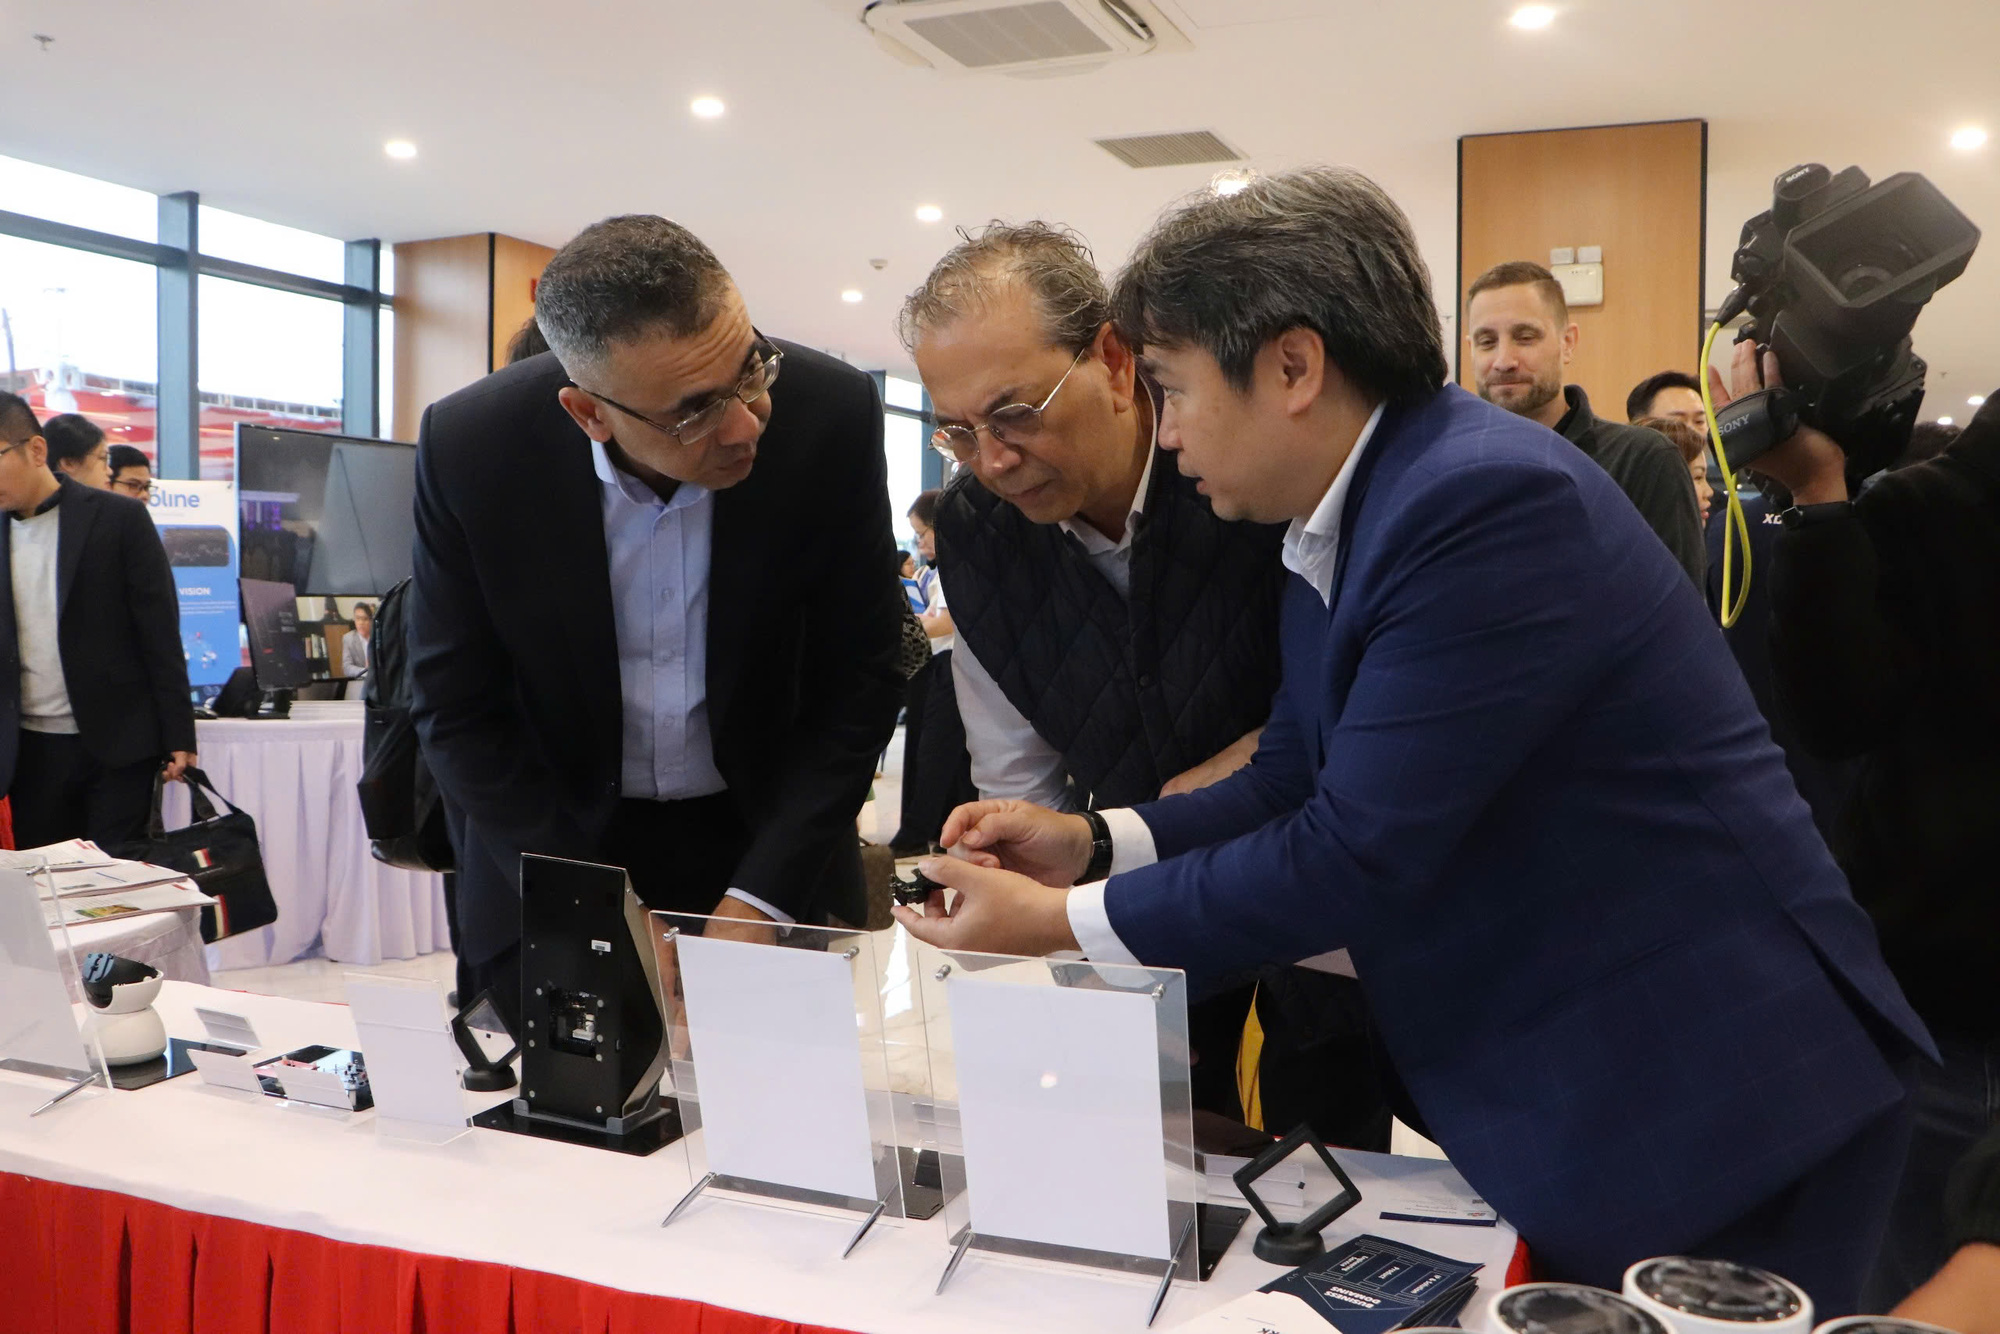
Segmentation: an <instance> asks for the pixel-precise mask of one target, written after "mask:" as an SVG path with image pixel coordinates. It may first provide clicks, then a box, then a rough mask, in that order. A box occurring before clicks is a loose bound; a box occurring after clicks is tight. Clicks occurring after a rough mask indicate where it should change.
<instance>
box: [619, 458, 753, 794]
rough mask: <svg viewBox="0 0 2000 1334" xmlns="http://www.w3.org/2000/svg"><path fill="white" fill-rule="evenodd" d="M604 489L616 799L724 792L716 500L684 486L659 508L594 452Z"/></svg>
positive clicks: (642, 487) (645, 489)
mask: <svg viewBox="0 0 2000 1334" xmlns="http://www.w3.org/2000/svg"><path fill="white" fill-rule="evenodd" d="M590 455H591V462H592V464H593V465H594V466H595V468H596V470H597V479H598V481H599V482H600V483H601V494H602V500H603V508H604V548H605V554H606V555H607V556H609V557H610V560H611V613H612V618H613V620H614V621H615V622H616V625H617V630H618V688H619V694H620V695H621V696H622V703H623V710H622V716H623V719H624V724H623V733H622V742H623V747H624V760H623V766H622V769H621V772H620V780H621V781H620V787H621V795H623V796H625V797H628V798H638V799H641V800H653V801H673V800H678V799H681V798H684V797H703V796H707V795H709V794H710V793H714V792H721V791H722V790H723V789H725V788H726V787H727V786H728V784H727V783H725V782H723V781H722V775H721V774H720V773H718V772H716V768H715V751H714V748H713V746H712V745H711V743H710V740H709V731H708V677H707V672H708V569H709V539H710V535H711V533H712V532H713V530H714V526H715V493H714V492H712V491H708V490H706V489H704V488H702V487H699V486H695V485H693V484H691V483H688V482H683V483H681V485H680V488H679V489H678V490H676V491H675V492H674V497H673V499H672V500H670V501H662V500H661V499H660V498H659V496H657V495H656V494H654V492H653V489H652V488H651V487H649V486H647V485H646V484H645V483H644V482H642V481H640V480H639V479H638V478H636V477H633V476H630V475H628V474H626V473H622V472H620V471H619V470H618V469H617V468H616V467H615V466H613V464H612V462H611V457H610V455H609V454H607V453H606V452H605V449H604V446H603V445H602V444H600V443H598V442H597V441H595V440H593V441H591V443H590Z"/></svg>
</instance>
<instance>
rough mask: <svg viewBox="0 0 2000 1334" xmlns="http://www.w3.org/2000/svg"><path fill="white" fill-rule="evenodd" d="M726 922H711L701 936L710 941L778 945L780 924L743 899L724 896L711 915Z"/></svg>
mask: <svg viewBox="0 0 2000 1334" xmlns="http://www.w3.org/2000/svg"><path fill="white" fill-rule="evenodd" d="M709 916H711V917H720V918H724V919H726V920H724V921H720V922H710V923H709V924H708V927H707V929H705V930H704V931H703V932H702V933H701V934H702V936H703V937H704V938H705V939H708V940H746V941H749V942H750V943H751V944H752V945H775V944H777V943H778V924H777V923H776V922H775V921H773V920H772V919H771V918H770V917H769V916H767V915H766V914H764V913H762V912H759V911H758V910H757V909H755V908H753V907H751V906H750V905H749V904H747V903H745V902H744V901H743V900H742V899H739V898H732V897H731V896H729V895H727V894H724V895H723V896H722V902H720V903H718V904H716V905H715V907H714V909H713V910H712V911H711V912H710V913H709Z"/></svg>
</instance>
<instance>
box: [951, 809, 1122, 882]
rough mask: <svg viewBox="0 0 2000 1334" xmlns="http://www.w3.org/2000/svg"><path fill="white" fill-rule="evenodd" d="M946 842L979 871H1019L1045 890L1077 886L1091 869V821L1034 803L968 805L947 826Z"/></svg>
mask: <svg viewBox="0 0 2000 1334" xmlns="http://www.w3.org/2000/svg"><path fill="white" fill-rule="evenodd" d="M940 841H941V842H943V844H944V846H945V847H947V848H950V849H951V851H952V853H953V855H954V856H956V857H960V858H963V859H964V860H966V861H968V862H971V863H972V864H973V865H975V866H983V867H988V868H992V869H999V870H1005V871H1014V872H1018V873H1019V874H1021V875H1024V876H1028V877H1030V878H1032V879H1035V880H1038V881H1040V882H1041V883H1042V884H1044V885H1055V886H1058V887H1066V886H1069V885H1073V884H1075V883H1076V882H1077V879H1078V877H1080V876H1081V875H1082V874H1083V872H1084V868H1085V867H1086V866H1088V865H1089V864H1090V845H1091V830H1090V823H1089V821H1087V820H1085V819H1084V818H1083V817H1082V816H1081V815H1065V814H1063V813H1062V812H1060V811H1052V810H1050V809H1048V808H1047V807H1046V806H1037V805H1035V804H1034V803H1033V802H1028V801H972V802H967V803H966V804H965V805H963V806H960V807H959V808H958V809H957V810H955V811H953V812H952V813H951V816H950V818H949V819H947V820H946V821H945V822H944V833H943V837H942V839H941V840H940ZM937 878H938V879H943V877H941V876H940V877H937ZM945 883H947V884H951V885H953V887H954V888H956V887H957V886H956V882H953V881H946V882H945Z"/></svg>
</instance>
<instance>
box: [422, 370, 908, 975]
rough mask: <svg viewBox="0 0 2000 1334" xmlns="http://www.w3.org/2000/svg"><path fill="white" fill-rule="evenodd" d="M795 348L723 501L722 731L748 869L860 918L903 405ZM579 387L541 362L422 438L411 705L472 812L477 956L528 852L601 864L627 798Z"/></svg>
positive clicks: (897, 622)
mask: <svg viewBox="0 0 2000 1334" xmlns="http://www.w3.org/2000/svg"><path fill="white" fill-rule="evenodd" d="M782 346H783V348H784V352H785V363H784V371H783V374H782V376H781V377H780V378H779V380H778V382H777V384H776V385H774V386H773V387H772V391H771V420H770V424H769V425H768V426H767V427H766V428H765V431H764V434H763V437H762V439H761V440H760V441H759V443H758V448H757V462H756V466H755V467H754V468H753V469H752V470H751V473H750V476H749V477H748V478H747V479H745V480H744V481H742V482H740V483H738V484H737V485H736V486H733V487H731V488H729V489H728V490H725V491H720V492H717V493H716V496H715V514H714V528H713V535H712V546H711V557H710V563H709V600H708V605H709V613H708V615H709V620H708V662H707V666H706V676H707V683H708V711H709V728H710V735H711V738H712V740H713V743H714V752H715V766H716V769H717V770H718V771H719V772H720V773H721V774H722V777H723V779H724V781H725V782H727V783H728V785H729V792H730V794H731V795H732V797H733V798H734V799H735V801H736V804H737V806H738V808H739V809H740V811H741V812H742V815H743V818H744V821H745V823H746V824H747V825H748V826H749V829H750V831H751V835H752V838H751V844H750V848H749V851H748V852H747V853H746V854H745V855H744V856H743V858H742V860H741V861H740V862H739V863H738V865H737V869H736V874H735V876H734V877H733V879H732V881H731V884H732V885H733V886H734V887H735V888H738V889H741V890H743V891H744V892H746V893H749V894H754V895H756V896H757V897H758V898H760V899H763V900H764V901H766V902H767V903H770V904H772V905H773V906H774V907H777V908H780V909H783V910H784V911H785V912H788V913H790V914H792V915H793V916H794V917H797V918H800V919H805V918H807V917H809V916H811V915H813V914H815V913H817V912H823V911H832V912H836V913H838V914H839V915H840V916H841V917H843V918H846V919H848V920H851V921H860V920H861V917H862V913H863V902H862V897H861V893H862V887H861V882H860V872H859V862H858V860H857V859H856V858H855V856H854V848H855V844H856V839H855V831H854V817H855V814H856V812H858V811H859V810H860V808H861V804H862V802H863V801H865V800H866V799H867V795H868V784H869V782H870V780H871V779H872V777H873V775H874V771H875V762H876V759H877V758H878V757H879V756H880V754H881V752H882V748H883V746H884V745H885V744H887V742H888V739H889V734H890V732H891V730H892V729H893V728H894V726H895V719H896V710H897V708H898V706H899V704H900V703H901V699H902V691H903V682H902V677H901V675H900V673H899V672H898V670H897V651H898V646H899V644H900V636H901V618H902V608H903V598H902V590H901V588H900V586H899V585H898V583H897V580H896V556H895V543H894V540H893V539H892V537H891V535H890V529H889V500H888V491H887V486H886V478H885V467H884V463H883V457H882V407H881V402H880V400H879V398H878V397H877V395H876V393H875V386H874V383H873V381H871V380H870V379H869V378H868V377H867V376H866V375H865V374H863V373H862V372H860V371H857V370H854V369H853V368H851V367H849V366H846V365H843V364H842V363H840V362H838V361H835V360H834V359H833V358H831V357H828V356H825V355H824V354H821V353H818V352H814V351H812V350H810V349H808V348H803V347H797V346H794V345H792V344H789V343H787V344H782ZM566 383H567V377H566V376H565V375H564V373H563V370H562V367H561V365H560V364H559V363H558V362H557V361H556V359H555V357H554V355H553V354H548V353H544V354H543V355H541V356H538V357H531V358H529V359H528V360H526V361H523V362H520V363H518V364H516V365H513V366H510V367H508V368H506V369H505V370H501V371H497V372H495V373H494V374H492V375H489V376H487V377H486V378H485V379H484V380H481V381H479V382H478V383H477V384H474V385H472V386H470V387H468V388H466V389H462V390H460V391H459V392H458V393H455V394H453V395H451V396H450V397H448V398H445V399H443V400H440V401H439V402H437V403H434V404H432V405H431V407H430V408H429V409H428V410H426V412H425V413H424V420H423V427H422V431H421V433H420V434H419V436H418V444H417V502H416V527H417V538H416V552H415V560H414V577H413V581H412V585H411V587H412V592H413V596H412V599H411V609H410V618H409V646H410V667H411V680H412V695H413V704H412V710H411V712H412V715H413V717H414V718H415V720H416V723H417V728H418V733H419V735H420V737H421V738H422V741H423V746H424V754H425V756H426V758H427V759H428V760H429V762H430V766H431V770H432V772H433V773H434V774H435V775H436V776H437V781H438V785H439V787H440V788H441V789H442V790H443V791H444V793H445V795H446V796H447V797H448V798H449V799H450V800H451V802H452V803H453V804H454V805H455V806H456V807H457V808H458V810H459V812H460V813H461V815H462V823H461V825H460V828H459V830H458V832H459V839H458V844H459V846H458V849H457V852H458V868H459V870H458V875H459V882H458V893H459V914H460V927H461V930H462V932H463V939H464V944H465V950H466V954H467V956H468V957H469V958H470V959H472V960H473V961H474V962H483V961H485V960H487V959H490V958H492V957H493V956H494V955H495V954H497V953H499V952H500V951H501V950H503V949H505V948H506V947H507V946H508V945H510V944H512V943H513V942H514V941H515V940H516V939H517V938H518V936H519V934H520V897H519V895H520V890H519V883H520V881H519V875H520V855H521V854H522V853H524V852H536V853H545V854H549V855H554V856H564V857H578V858H583V859H590V858H592V857H593V856H595V855H596V852H597V848H598V846H599V843H600V840H601V839H602V836H603V833H604V830H605V827H606V825H607V823H608V822H609V820H610V818H611V815H612V812H613V811H614V810H615V809H616V806H617V802H618V797H619V783H620V773H621V758H622V757H621V739H620V735H621V734H620V724H621V708H622V705H621V700H620V696H619V681H618V642H617V630H616V627H615V623H614V621H613V617H612V606H611V588H610V563H609V558H608V556H607V554H606V550H605V541H604V522H603V517H602V516H603V511H602V499H601V494H600V491H599V486H600V483H599V481H598V478H597V475H596V473H595V472H594V471H593V469H592V466H591V453H590V445H589V440H588V438H587V437H586V436H585V435H584V434H583V432H582V431H581V430H579V429H578V428H577V426H576V424H575V423H574V422H572V421H571V420H570V418H569V415H568V414H567V413H566V412H564V411H563V408H562V405H561V403H559V402H558V401H557V399H556V393H557V391H558V390H559V389H561V388H562V387H563V385H564V384H566ZM830 870H831V871H836V872H840V873H841V874H836V875H833V876H832V881H833V883H829V872H830Z"/></svg>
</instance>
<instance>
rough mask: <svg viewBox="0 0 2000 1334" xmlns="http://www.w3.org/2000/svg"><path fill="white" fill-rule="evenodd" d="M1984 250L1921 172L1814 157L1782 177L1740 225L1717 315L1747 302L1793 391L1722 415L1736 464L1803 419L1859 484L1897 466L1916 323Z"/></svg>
mask: <svg viewBox="0 0 2000 1334" xmlns="http://www.w3.org/2000/svg"><path fill="white" fill-rule="evenodd" d="M1978 245H1979V229H1978V228H1977V227H1975V226H1973V225H1972V223H1971V221H1970V220H1968V219H1967V218H1966V216H1965V215H1964V214H1963V213H1961V212H1959V211H1958V209H1957V208H1955V207H1954V206H1953V205H1952V202H1951V201H1950V200H1948V199H1946V198H1945V197H1944V195H1943V194H1942V193H1940V192H1939V190H1938V188H1937V187H1936V186H1934V185H1932V184H1931V183H1930V182H1929V181H1927V180H1925V179H1924V178H1923V177H1922V176H1919V175H1917V174H1916V173H1915V172H1908V171H1905V172H1898V173H1897V174H1896V175H1894V176H1891V177H1889V178H1888V179H1887V180H1885V181H1882V182H1880V183H1878V184H1875V185H1870V184H1869V183H1868V177H1867V176H1866V175H1865V174H1864V173H1863V172H1862V170H1861V169H1860V168H1859V167H1849V168H1848V169H1847V170H1845V171H1843V172H1840V173H1838V174H1835V173H1833V172H1829V171H1828V170H1827V169H1826V168H1825V167H1823V166H1821V165H1820V164H1819V163H1817V162H1811V163H1807V164H1806V165H1804V166H1799V167H1793V168H1792V169H1791V170H1790V171H1788V172H1786V173H1785V174H1784V175H1782V176H1780V177H1778V179H1777V182H1776V184H1775V185H1774V186H1773V187H1772V201H1771V210H1770V212H1768V213H1759V214H1758V215H1757V216H1756V217H1754V218H1752V219H1750V221H1748V222H1746V223H1744V224H1743V236H1742V239H1741V242H1740V244H1739V245H1738V246H1737V250H1736V259H1735V262H1734V264H1733V265H1732V266H1731V268H1730V276H1731V277H1733V278H1734V279H1735V280H1736V282H1737V287H1736V290H1735V291H1733V292H1731V293H1730V294H1729V297H1728V299H1727V300H1725V301H1724V302H1723V303H1722V309H1721V311H1720V312H1719V313H1718V314H1717V316H1716V319H1717V322H1718V323H1721V324H1728V323H1729V322H1730V321H1731V320H1733V319H1735V318H1736V317H1737V316H1738V315H1739V314H1742V313H1743V312H1744V311H1745V310H1748V311H1749V312H1750V318H1749V320H1748V321H1747V322H1746V323H1745V324H1744V326H1743V330H1742V332H1741V333H1739V334H1738V336H1737V341H1738V342H1741V341H1744V340H1745V339H1754V340H1755V341H1756V342H1757V343H1758V344H1759V345H1760V346H1769V347H1770V348H1771V349H1772V350H1773V351H1774V352H1776V353H1777V354H1778V370H1779V375H1780V378H1781V379H1782V380H1783V381H1784V386H1785V387H1784V388H1783V389H1776V388H1772V389H1764V390H1761V391H1759V392H1757V393H1754V394H1747V395H1745V396H1744V397H1742V398H1740V399H1737V400H1736V401H1735V402H1733V403H1731V404H1730V405H1729V406H1728V407H1726V408H1724V409H1723V410H1722V411H1721V412H1719V413H1717V414H1716V428H1717V431H1718V433H1719V434H1720V435H1721V437H1722V442H1723V447H1724V449H1725V450H1726V452H1727V454H1728V458H1729V466H1730V467H1731V468H1732V469H1734V468H1740V467H1742V466H1743V465H1744V464H1746V463H1749V462H1750V461H1751V460H1753V459H1755V458H1756V457H1757V456H1758V455H1760V454H1762V453H1764V451H1766V450H1768V449H1770V448H1771V447H1772V446H1774V445H1777V444H1779V443H1781V442H1782V441H1784V440H1785V439H1786V438H1787V437H1789V436H1790V435H1791V434H1792V432H1793V431H1794V430H1796V429H1797V428H1798V427H1799V426H1800V425H1801V424H1804V425H1807V426H1812V427H1816V428H1818V429H1819V430H1821V431H1824V432H1825V433H1826V434H1827V435H1829V436H1831V437H1832V438H1833V439H1834V441H1835V442H1836V443H1837V444H1839V446H1840V447H1841V449H1842V451H1843V452H1845V453H1846V455H1847V471H1848V477H1849V480H1850V482H1853V483H1858V482H1859V481H1860V480H1861V479H1862V478H1864V477H1867V476H1869V475H1870V474H1872V473H1875V472H1879V471H1880V470H1881V469H1883V468H1885V467H1887V466H1888V465H1889V463H1890V462H1891V461H1892V460H1893V459H1894V458H1895V457H1896V455H1897V454H1898V453H1899V452H1901V450H1902V448H1903V446H1904V445H1905V444H1907V443H1908V442H1909V438H1910V428H1911V427H1912V426H1914V425H1915V424H1916V419H1917V412H1918V410H1919V408H1920V407H1921V406H1922V404H1923V397H1924V372H1925V369H1926V368H1925V366H1924V361H1923V358H1921V357H1919V356H1917V355H1916V353H1914V352H1913V351H1911V350H1910V329H1911V328H1912V327H1913V326H1914V325H1915V324H1916V322H1917V314H1918V312H1919V311H1921V310H1922V309H1923V308H1924V303H1925V302H1927V301H1929V300H1930V299H1931V297H1932V296H1933V295H1935V294H1936V292H1937V290H1938V289H1939V288H1940V287H1943V286H1944V285H1945V284H1946V283H1948V282H1950V281H1951V280H1952V279H1954V278H1956V277H1958V275H1959V274H1961V273H1963V272H1965V265H1966V261H1967V260H1969V259H1971V258H1972V252H1973V250H1974V249H1975V248H1976V247H1977V246H1978Z"/></svg>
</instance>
